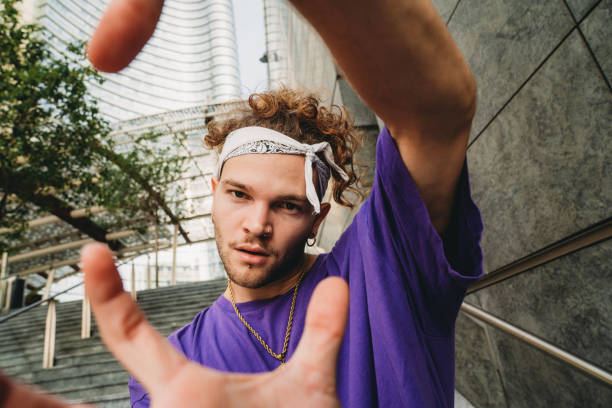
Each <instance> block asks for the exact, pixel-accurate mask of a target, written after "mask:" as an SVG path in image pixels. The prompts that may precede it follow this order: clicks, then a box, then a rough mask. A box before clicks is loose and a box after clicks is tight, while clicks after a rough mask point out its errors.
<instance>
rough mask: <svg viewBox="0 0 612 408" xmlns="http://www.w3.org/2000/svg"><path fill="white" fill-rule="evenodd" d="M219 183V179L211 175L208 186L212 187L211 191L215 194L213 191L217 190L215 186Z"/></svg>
mask: <svg viewBox="0 0 612 408" xmlns="http://www.w3.org/2000/svg"><path fill="white" fill-rule="evenodd" d="M218 185H219V181H218V180H217V179H216V178H214V177H212V178H211V179H210V187H211V188H212V193H213V194H215V191H217V186H218Z"/></svg>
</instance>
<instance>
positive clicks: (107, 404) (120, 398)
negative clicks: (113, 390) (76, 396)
mask: <svg viewBox="0 0 612 408" xmlns="http://www.w3.org/2000/svg"><path fill="white" fill-rule="evenodd" d="M126 390H127V386H126ZM71 402H72V403H73V404H92V405H95V406H96V407H97V408H129V406H130V393H129V392H128V391H126V392H120V393H117V394H107V395H101V396H98V397H94V398H90V399H85V400H73V401H71Z"/></svg>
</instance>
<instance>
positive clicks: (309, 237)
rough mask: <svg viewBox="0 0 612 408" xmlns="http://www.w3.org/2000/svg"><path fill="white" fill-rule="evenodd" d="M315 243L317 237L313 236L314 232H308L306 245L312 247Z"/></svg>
mask: <svg viewBox="0 0 612 408" xmlns="http://www.w3.org/2000/svg"><path fill="white" fill-rule="evenodd" d="M311 239H312V243H310V242H309V241H310V240H311ZM316 243H317V237H315V236H314V234H310V235H309V236H308V239H307V240H306V245H308V246H309V247H313V246H315V244H316Z"/></svg>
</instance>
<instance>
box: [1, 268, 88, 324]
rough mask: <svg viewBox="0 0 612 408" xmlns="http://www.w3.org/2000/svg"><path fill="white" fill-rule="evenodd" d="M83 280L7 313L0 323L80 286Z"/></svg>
mask: <svg viewBox="0 0 612 408" xmlns="http://www.w3.org/2000/svg"><path fill="white" fill-rule="evenodd" d="M11 276H14V275H11ZM83 282H84V281H81V282H79V283H77V284H76V285H73V286H71V287H69V288H68V289H64V290H63V291H61V292H58V293H56V294H54V295H53V296H49V297H48V298H46V299H40V300H37V301H36V302H34V303H32V304H31V305H28V306H25V307H23V308H21V309H19V310H17V311H15V312H13V313H11V314H9V315H7V316H4V317H0V324H2V323H4V322H6V321H8V320H11V319H12V318H14V317H16V316H19V315H20V314H22V313H26V312H27V311H29V310H31V309H34V308H35V307H37V306H40V305H42V304H43V303H46V302H49V301H50V300H54V299H55V298H56V297H58V296H60V295H63V294H64V293H66V292H68V291H71V290H72V289H74V288H77V287H79V286H81V285H82V284H83Z"/></svg>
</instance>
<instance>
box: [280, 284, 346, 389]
mask: <svg viewBox="0 0 612 408" xmlns="http://www.w3.org/2000/svg"><path fill="white" fill-rule="evenodd" d="M348 304H349V291H348V285H347V284H346V282H345V281H344V279H341V278H337V277H332V278H327V279H325V280H323V281H322V282H321V283H319V285H318V286H317V287H316V289H315V291H314V293H313V295H312V298H311V299H310V304H309V305H308V311H307V312H306V324H305V326H304V333H303V334H302V338H301V339H300V343H299V345H298V347H297V349H296V352H295V354H294V355H293V358H292V359H291V362H290V363H291V364H304V365H308V366H310V367H314V368H315V369H316V371H317V372H318V373H319V374H320V375H321V376H322V378H332V379H334V381H335V378H336V360H337V359H338V350H340V345H341V344H342V338H343V337H344V330H345V329H346V318H347V313H348ZM334 383H335V382H334Z"/></svg>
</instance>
